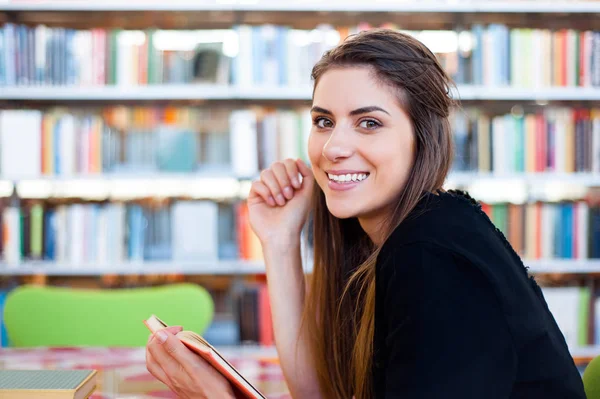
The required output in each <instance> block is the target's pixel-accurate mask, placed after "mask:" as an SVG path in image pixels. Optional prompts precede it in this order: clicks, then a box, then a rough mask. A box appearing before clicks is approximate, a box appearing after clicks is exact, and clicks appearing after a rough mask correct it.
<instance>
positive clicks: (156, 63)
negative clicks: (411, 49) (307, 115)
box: [0, 23, 339, 86]
mask: <svg viewBox="0 0 600 399" xmlns="http://www.w3.org/2000/svg"><path fill="white" fill-rule="evenodd" d="M338 41H339V35H338V34H337V31H336V30H335V29H333V28H331V27H323V28H321V27H318V28H316V29H314V30H298V29H291V28H288V27H284V26H274V25H265V26H247V25H243V26H236V27H233V29H229V30H195V31H166V30H154V29H150V30H144V31H126V30H121V29H115V30H106V29H100V28H93V29H87V30H75V29H66V28H52V27H47V26H44V25H38V26H35V27H29V26H25V25H19V24H12V23H6V24H4V25H3V26H2V28H0V85H6V86H15V85H16V86H39V85H81V86H89V85H124V86H129V85H148V84H187V83H214V84H223V85H227V84H230V83H233V84H239V85H240V86H245V85H247V84H249V83H252V84H255V85H287V86H301V85H305V84H309V83H310V70H311V68H312V65H313V64H314V63H315V62H316V61H317V60H318V59H319V58H320V57H321V55H322V53H323V51H325V50H326V49H328V48H331V47H333V46H334V45H336V44H337V43H338Z"/></svg>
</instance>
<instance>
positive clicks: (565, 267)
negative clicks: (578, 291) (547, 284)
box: [524, 259, 600, 274]
mask: <svg viewBox="0 0 600 399" xmlns="http://www.w3.org/2000/svg"><path fill="white" fill-rule="evenodd" d="M524 263H525V266H527V267H528V268H529V272H530V273H531V274H553V273H556V274H571V273H572V274H587V273H600V259H539V260H537V259H536V260H525V261H524Z"/></svg>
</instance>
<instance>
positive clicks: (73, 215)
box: [68, 204, 84, 267]
mask: <svg viewBox="0 0 600 399" xmlns="http://www.w3.org/2000/svg"><path fill="white" fill-rule="evenodd" d="M68 213H69V228H70V229H69V231H68V234H69V245H70V248H69V262H71V263H72V264H73V265H74V266H76V267H79V266H80V264H81V262H82V261H83V256H84V253H83V251H84V249H83V245H84V242H83V237H84V220H83V219H84V212H83V205H81V204H74V205H71V206H70V207H69V210H68Z"/></svg>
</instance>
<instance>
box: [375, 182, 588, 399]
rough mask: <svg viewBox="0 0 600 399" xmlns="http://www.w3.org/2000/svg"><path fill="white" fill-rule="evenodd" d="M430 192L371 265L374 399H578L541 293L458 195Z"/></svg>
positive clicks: (572, 370) (577, 385)
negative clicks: (374, 265)
mask: <svg viewBox="0 0 600 399" xmlns="http://www.w3.org/2000/svg"><path fill="white" fill-rule="evenodd" d="M438 194H439V195H434V194H431V193H428V194H426V195H425V197H424V198H423V199H422V200H421V201H420V202H419V204H418V206H417V207H416V208H415V209H414V210H413V211H412V212H411V214H410V215H409V217H408V218H407V219H406V220H405V221H404V222H403V223H402V224H401V225H400V226H399V227H398V228H397V229H396V230H395V231H394V232H393V234H392V235H391V237H390V238H389V239H388V240H387V241H386V242H385V243H384V246H383V248H382V250H381V253H380V255H379V257H378V260H377V268H376V305H375V336H374V359H373V361H374V366H373V378H374V380H373V382H374V389H375V393H376V397H377V398H401V399H417V398H418V399H454V398H456V399H500V398H502V399H508V398H510V399H521V398H522V399H542V398H543V399H559V398H560V399H585V394H584V390H583V384H582V381H581V378H580V375H579V372H578V370H577V368H576V366H575V364H574V362H573V359H572V357H571V355H570V354H569V351H568V348H567V345H566V342H565V340H564V337H563V335H562V333H561V332H560V330H559V329H558V326H557V324H556V322H555V320H554V318H553V317H552V315H551V313H550V312H549V310H548V307H547V305H546V301H545V300H544V298H543V295H542V292H541V290H540V288H539V286H538V285H537V284H536V282H535V281H534V280H533V278H532V277H530V276H528V273H527V270H526V268H525V267H524V266H523V263H522V261H521V259H520V258H519V256H518V255H517V254H516V253H515V251H514V250H513V249H512V248H511V246H510V244H509V243H508V242H507V240H506V238H505V237H504V235H503V234H502V233H501V232H500V231H499V230H498V229H496V228H495V227H494V225H493V224H492V223H491V221H490V220H489V218H488V217H487V216H486V214H485V213H484V212H483V211H482V210H481V208H480V207H479V205H478V204H477V203H476V202H475V201H474V200H473V199H471V197H469V196H468V195H466V194H463V193H460V192H445V193H444V192H440V193H438Z"/></svg>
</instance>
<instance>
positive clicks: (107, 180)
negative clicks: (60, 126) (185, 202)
mask: <svg viewBox="0 0 600 399" xmlns="http://www.w3.org/2000/svg"><path fill="white" fill-rule="evenodd" d="M252 181H253V180H252V179H251V178H240V177H236V176H234V175H232V174H228V173H214V174H211V173H196V172H190V173H160V172H158V173H152V172H149V173H141V172H140V173H114V174H113V173H106V174H96V175H94V174H90V175H74V176H36V177H25V178H14V179H11V178H10V177H7V176H4V177H3V179H2V180H0V196H3V197H8V196H10V195H11V194H12V192H13V188H14V187H15V185H16V187H17V193H18V195H19V196H20V197H21V198H26V199H44V198H82V199H91V200H97V199H115V200H119V199H123V200H127V199H136V198H177V197H186V198H197V199H244V198H247V196H248V193H249V191H250V186H251V183H252ZM514 183H516V184H526V185H530V186H534V187H535V186H538V187H542V186H555V187H556V185H557V184H558V185H560V186H561V187H564V186H576V187H577V188H579V189H585V188H589V187H600V174H598V173H583V172H581V173H580V172H577V173H552V172H542V173H509V174H495V173H479V172H452V173H450V175H449V176H448V178H447V180H446V187H447V188H456V187H475V186H476V185H477V184H484V185H485V187H486V189H487V190H488V191H489V189H490V188H489V186H490V184H492V185H494V186H498V187H500V186H502V187H505V186H506V184H514ZM502 187H500V188H502ZM488 197H489V193H488V194H486V197H485V198H488ZM482 200H483V199H482ZM492 200H494V198H492Z"/></svg>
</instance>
